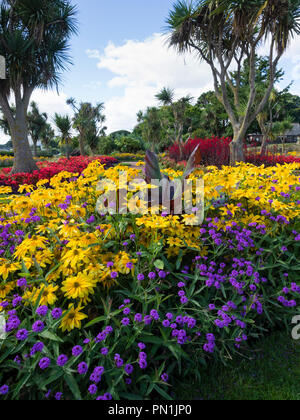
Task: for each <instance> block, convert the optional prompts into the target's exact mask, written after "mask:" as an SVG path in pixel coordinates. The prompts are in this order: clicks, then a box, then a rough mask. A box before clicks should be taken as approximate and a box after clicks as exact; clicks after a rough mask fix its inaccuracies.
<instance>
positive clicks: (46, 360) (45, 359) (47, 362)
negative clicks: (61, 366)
mask: <svg viewBox="0 0 300 420" xmlns="http://www.w3.org/2000/svg"><path fill="white" fill-rule="evenodd" d="M49 366H50V359H49V358H48V357H43V358H42V359H41V360H40V361H39V367H40V368H41V369H42V370H45V369H47V368H48V367H49Z"/></svg>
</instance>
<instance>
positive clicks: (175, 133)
mask: <svg viewBox="0 0 300 420" xmlns="http://www.w3.org/2000/svg"><path fill="white" fill-rule="evenodd" d="M155 97H156V99H157V100H158V101H159V102H160V103H161V104H162V105H163V107H165V108H167V107H168V106H169V107H170V108H171V111H172V114H173V119H172V120H171V119H170V118H168V115H167V116H166V118H164V119H163V120H162V124H163V126H164V128H165V129H166V135H167V136H168V137H169V138H170V142H175V143H177V144H179V145H180V146H182V145H183V133H184V126H185V124H187V123H188V122H190V121H187V117H186V111H187V108H188V106H189V105H190V103H191V101H192V99H193V98H192V97H191V96H189V95H188V96H185V97H183V98H181V99H179V101H176V102H175V101H174V97H175V93H174V90H172V89H170V88H166V87H164V88H163V89H162V90H161V91H160V92H159V93H158V94H157V95H155Z"/></svg>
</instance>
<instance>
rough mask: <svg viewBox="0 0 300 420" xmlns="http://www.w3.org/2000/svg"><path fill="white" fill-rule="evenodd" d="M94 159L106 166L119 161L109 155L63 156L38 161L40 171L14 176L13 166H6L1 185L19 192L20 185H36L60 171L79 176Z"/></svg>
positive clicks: (1, 177) (0, 174)
mask: <svg viewBox="0 0 300 420" xmlns="http://www.w3.org/2000/svg"><path fill="white" fill-rule="evenodd" d="M94 160H97V161H99V162H100V163H101V164H103V165H105V167H110V166H112V165H114V164H116V163H117V162H118V161H117V159H115V158H113V157H109V156H98V157H93V158H91V157H83V156H79V157H72V158H71V159H64V158H62V159H59V160H58V161H57V162H47V161H42V162H38V163H37V164H38V167H39V168H40V170H39V171H34V172H32V173H30V174H26V173H19V174H16V175H12V176H11V175H9V173H10V171H11V168H5V169H3V170H2V171H1V172H0V186H10V187H12V189H13V191H14V192H17V190H18V187H19V186H20V185H25V184H26V185H36V184H37V183H38V182H39V181H41V180H50V179H51V178H53V177H54V176H55V175H57V174H59V173H60V172H70V173H72V174H75V175H76V176H78V175H80V174H81V173H82V171H83V170H84V169H86V168H87V166H88V165H89V164H90V163H91V162H92V161H94Z"/></svg>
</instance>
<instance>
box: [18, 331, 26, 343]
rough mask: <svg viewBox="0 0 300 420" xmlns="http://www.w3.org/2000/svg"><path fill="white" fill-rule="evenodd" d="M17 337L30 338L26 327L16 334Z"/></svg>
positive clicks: (20, 338) (22, 339) (21, 338)
mask: <svg viewBox="0 0 300 420" xmlns="http://www.w3.org/2000/svg"><path fill="white" fill-rule="evenodd" d="M16 337H17V339H18V340H19V341H25V340H27V338H28V331H27V330H25V329H22V330H19V331H18V332H17V334H16Z"/></svg>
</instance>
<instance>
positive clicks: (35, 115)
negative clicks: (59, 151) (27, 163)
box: [27, 102, 48, 157]
mask: <svg viewBox="0 0 300 420" xmlns="http://www.w3.org/2000/svg"><path fill="white" fill-rule="evenodd" d="M47 119H48V115H47V114H46V113H45V112H44V113H42V114H41V113H40V111H39V109H38V106H37V104H36V102H32V103H31V110H30V112H28V115H27V121H28V131H29V134H30V136H31V139H32V142H33V155H34V156H35V157H36V156H37V143H38V141H39V140H40V141H41V140H42V134H43V132H44V130H45V129H46V125H47Z"/></svg>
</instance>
